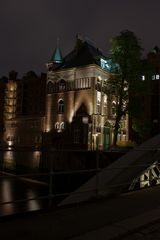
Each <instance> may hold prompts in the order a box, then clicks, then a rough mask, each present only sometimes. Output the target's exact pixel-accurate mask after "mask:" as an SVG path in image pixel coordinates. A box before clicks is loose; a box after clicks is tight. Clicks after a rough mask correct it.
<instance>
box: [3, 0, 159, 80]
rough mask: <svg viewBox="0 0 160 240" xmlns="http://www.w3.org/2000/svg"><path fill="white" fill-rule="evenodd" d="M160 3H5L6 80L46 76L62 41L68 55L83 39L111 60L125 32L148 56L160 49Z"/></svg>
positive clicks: (31, 0) (107, 0)
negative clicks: (115, 40)
mask: <svg viewBox="0 0 160 240" xmlns="http://www.w3.org/2000/svg"><path fill="white" fill-rule="evenodd" d="M159 22H160V0H152V1H151V0H81V1H80V0H57V1H55V0H1V1H0V30H1V41H0V76H2V75H8V71H10V70H16V71H18V72H19V76H21V74H24V73H26V72H27V71H29V70H34V71H35V72H36V73H38V74H39V73H40V72H41V71H43V72H45V71H46V68H45V63H46V62H47V60H48V59H49V58H50V56H51V55H52V52H53V51H54V48H55V46H56V41H57V37H59V38H60V46H61V49H62V53H63V55H65V54H66V53H68V52H69V51H70V50H71V49H72V48H73V46H74V44H75V36H76V34H77V33H79V34H81V35H85V36H88V37H89V38H91V39H92V40H94V42H95V43H96V46H97V47H99V48H101V49H103V50H104V53H106V54H107V52H108V49H109V46H110V39H111V37H112V36H115V35H117V34H118V33H119V32H120V31H121V30H124V29H128V30H130V31H133V32H135V34H136V35H137V37H138V38H140V39H141V42H142V46H143V48H144V49H145V52H147V51H149V50H150V49H152V48H153V47H154V46H155V45H158V46H160V28H159Z"/></svg>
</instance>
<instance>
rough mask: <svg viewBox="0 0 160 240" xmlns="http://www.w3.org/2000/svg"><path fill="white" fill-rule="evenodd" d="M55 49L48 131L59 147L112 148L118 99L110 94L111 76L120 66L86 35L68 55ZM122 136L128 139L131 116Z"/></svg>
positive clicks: (124, 123)
mask: <svg viewBox="0 0 160 240" xmlns="http://www.w3.org/2000/svg"><path fill="white" fill-rule="evenodd" d="M55 53H56V57H57V59H58V61H56V60H55V59H56V57H55ZM55 53H54V55H53V57H52V59H51V61H49V63H48V64H47V67H48V75H47V96H46V122H45V132H46V135H47V134H48V136H50V141H51V144H53V145H55V147H58V145H59V146H63V147H67V148H85V149H91V150H95V149H101V150H105V149H108V147H109V145H110V144H111V143H112V140H113V127H112V126H113V124H114V120H115V104H116V99H115V97H114V96H108V95H107V80H108V79H109V78H113V77H114V74H116V71H117V68H118V66H117V65H115V64H114V65H113V64H111V60H106V58H105V57H104V56H103V54H102V53H101V51H100V50H99V49H97V48H95V47H94V46H93V45H92V44H91V43H90V42H88V41H86V40H82V39H77V43H76V46H75V48H74V50H73V51H72V52H71V53H69V54H68V55H67V56H66V57H65V58H64V59H62V57H61V53H60V50H59V49H56V50H55ZM118 137H119V140H124V141H126V140H128V120H127V118H124V119H123V121H122V123H121V131H120V133H119V136H118ZM48 139H49V138H48ZM48 139H47V141H49V140H48Z"/></svg>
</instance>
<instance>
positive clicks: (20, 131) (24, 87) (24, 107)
mask: <svg viewBox="0 0 160 240" xmlns="http://www.w3.org/2000/svg"><path fill="white" fill-rule="evenodd" d="M45 86H46V75H45V74H41V77H38V76H37V75H36V74H35V73H34V72H28V73H27V74H26V75H25V76H24V77H23V78H22V79H17V73H16V72H14V71H12V72H10V74H9V79H8V80H7V81H6V83H5V86H4V104H3V106H4V110H3V126H4V128H3V137H2V139H3V140H2V143H1V145H3V146H4V147H32V148H40V147H41V144H42V132H43V131H44V116H45V95H46V89H45Z"/></svg>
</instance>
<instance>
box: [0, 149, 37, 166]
mask: <svg viewBox="0 0 160 240" xmlns="http://www.w3.org/2000/svg"><path fill="white" fill-rule="evenodd" d="M0 159H1V165H2V166H3V168H8V169H15V168H16V166H17V165H18V166H24V167H30V168H39V164H40V159H41V152H40V151H13V150H11V149H9V150H7V151H2V152H0Z"/></svg>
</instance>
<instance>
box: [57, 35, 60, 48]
mask: <svg viewBox="0 0 160 240" xmlns="http://www.w3.org/2000/svg"><path fill="white" fill-rule="evenodd" d="M59 41H60V39H59V37H57V48H59Z"/></svg>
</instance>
